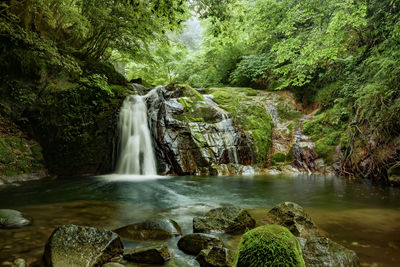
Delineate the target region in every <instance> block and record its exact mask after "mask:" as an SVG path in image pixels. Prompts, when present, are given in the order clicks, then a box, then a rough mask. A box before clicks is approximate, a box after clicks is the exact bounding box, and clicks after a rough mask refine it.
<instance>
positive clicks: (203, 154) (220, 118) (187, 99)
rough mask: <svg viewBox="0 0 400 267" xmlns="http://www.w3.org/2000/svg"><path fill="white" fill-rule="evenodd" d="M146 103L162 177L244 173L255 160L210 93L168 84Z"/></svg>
mask: <svg viewBox="0 0 400 267" xmlns="http://www.w3.org/2000/svg"><path fill="white" fill-rule="evenodd" d="M146 103H147V108H148V114H149V115H150V119H149V120H150V128H151V131H152V135H153V138H154V141H155V142H154V143H155V150H156V156H157V162H158V171H159V172H160V173H174V174H178V175H218V174H220V175H227V174H242V173H243V171H245V169H244V168H242V167H243V165H249V164H251V163H252V162H253V153H252V150H251V143H250V141H249V140H248V138H247V135H246V133H245V132H244V131H243V130H240V129H239V128H238V127H236V126H235V125H234V124H233V121H232V119H231V117H230V115H231V114H229V113H228V112H227V111H225V110H224V109H222V108H221V107H219V106H218V105H217V104H216V103H215V102H214V101H213V100H212V97H211V96H210V95H204V96H203V95H201V94H200V93H199V92H198V91H197V90H195V89H193V88H191V87H190V86H187V85H180V84H171V85H168V86H166V87H161V86H160V87H156V88H155V89H153V90H152V92H151V93H149V95H148V98H147V100H146ZM221 166H225V167H221ZM227 166H228V167H227ZM240 166H242V167H240ZM226 167H227V168H226Z"/></svg>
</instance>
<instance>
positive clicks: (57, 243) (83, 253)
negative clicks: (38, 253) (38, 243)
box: [44, 225, 123, 267]
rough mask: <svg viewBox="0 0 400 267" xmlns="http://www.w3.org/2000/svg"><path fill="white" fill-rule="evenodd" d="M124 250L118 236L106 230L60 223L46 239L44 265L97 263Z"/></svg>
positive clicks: (62, 266)
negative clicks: (61, 224)
mask: <svg viewBox="0 0 400 267" xmlns="http://www.w3.org/2000/svg"><path fill="white" fill-rule="evenodd" d="M122 253H123V244H122V242H121V239H120V238H119V236H118V235H117V234H115V233H113V232H111V231H109V230H103V229H97V228H93V227H86V226H77V225H63V226H60V227H58V228H57V229H55V230H54V232H53V233H52V234H51V236H50V238H49V240H48V241H47V243H46V247H45V252H44V260H45V263H46V265H47V266H50V267H52V266H54V267H58V266H59V267H66V266H71V267H72V266H77V267H78V266H99V265H102V264H103V263H106V262H107V261H109V260H110V259H112V258H113V257H115V256H119V255H121V254H122Z"/></svg>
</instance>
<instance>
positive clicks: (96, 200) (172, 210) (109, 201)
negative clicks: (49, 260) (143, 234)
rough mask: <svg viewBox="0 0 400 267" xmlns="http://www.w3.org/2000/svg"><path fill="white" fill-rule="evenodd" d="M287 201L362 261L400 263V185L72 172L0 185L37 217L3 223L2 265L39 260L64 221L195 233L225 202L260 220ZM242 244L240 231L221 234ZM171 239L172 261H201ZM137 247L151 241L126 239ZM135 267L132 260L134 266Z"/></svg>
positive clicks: (4, 194)
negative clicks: (162, 223)
mask: <svg viewBox="0 0 400 267" xmlns="http://www.w3.org/2000/svg"><path fill="white" fill-rule="evenodd" d="M283 201H293V202H297V203H298V204H300V205H302V206H303V207H305V209H306V211H307V212H308V213H309V214H310V215H311V217H312V218H313V220H314V222H315V223H316V224H317V225H318V226H319V227H320V229H321V230H322V231H323V232H324V233H325V234H326V235H327V236H328V237H330V238H331V239H333V240H334V241H336V242H338V243H340V244H342V245H344V246H346V247H348V248H350V249H353V250H355V251H356V252H357V254H358V256H359V257H360V261H361V263H362V265H363V266H396V264H397V263H398V262H400V254H399V253H398V250H399V248H400V207H399V203H400V189H399V188H388V187H380V186H374V185H371V184H370V183H369V182H367V181H355V180H345V179H342V178H337V177H333V176H321V175H312V176H307V175H301V176H256V177H169V178H159V179H151V178H146V179H137V178H127V177H116V176H106V177H88V178H68V179H67V178H65V179H56V180H41V181H31V182H25V183H23V184H21V185H19V186H16V185H8V186H0V208H10V209H17V210H20V211H22V212H23V213H24V214H26V215H27V216H29V217H31V218H32V219H33V224H32V225H30V226H28V227H25V228H22V229H13V230H2V229H0V265H4V266H7V265H9V264H11V262H12V261H13V259H15V258H17V257H22V258H24V259H26V260H27V262H28V263H29V264H33V265H32V266H36V265H40V258H41V255H42V253H43V249H44V245H45V243H46V240H47V239H48V237H49V236H50V234H51V232H52V231H53V229H54V228H55V227H57V226H59V225H62V224H71V223H72V224H80V225H88V226H94V227H103V228H106V229H111V230H112V229H115V228H117V227H121V226H124V225H126V224H130V223H135V222H139V221H142V220H144V219H147V218H151V217H159V216H162V217H167V218H170V219H173V220H175V221H177V222H178V223H179V224H180V225H181V226H182V229H183V232H184V233H190V232H191V227H192V218H193V217H194V216H198V215H203V214H204V213H205V212H207V211H208V210H209V209H211V208H213V207H217V206H221V205H237V206H241V207H245V208H247V209H248V210H249V211H250V213H251V214H252V215H253V216H254V218H255V219H256V220H257V223H258V224H262V223H263V218H264V216H265V214H266V212H267V211H268V209H269V208H271V207H273V206H274V205H276V204H278V203H280V202H283ZM222 238H223V239H224V241H225V242H226V243H227V245H228V246H229V247H231V248H233V249H235V248H236V247H237V245H238V242H239V239H240V236H234V237H232V236H222ZM176 242H177V239H172V240H170V241H169V245H170V247H171V248H172V249H173V252H174V255H175V256H174V260H172V261H171V262H170V263H169V264H168V265H169V266H198V265H197V263H196V261H195V260H194V257H191V256H187V255H185V254H183V253H181V252H180V251H179V250H177V249H176ZM124 243H125V248H126V249H127V250H130V249H132V248H136V247H143V246H147V245H149V243H143V242H142V243H135V242H130V241H128V240H124ZM131 266H133V265H131Z"/></svg>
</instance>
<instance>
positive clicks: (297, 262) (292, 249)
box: [236, 225, 305, 267]
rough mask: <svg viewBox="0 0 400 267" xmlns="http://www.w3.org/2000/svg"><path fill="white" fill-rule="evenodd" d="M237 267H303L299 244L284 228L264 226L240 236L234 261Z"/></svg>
mask: <svg viewBox="0 0 400 267" xmlns="http://www.w3.org/2000/svg"><path fill="white" fill-rule="evenodd" d="M236 266H237V267H248V266H299V267H304V266H305V264H304V260H303V257H302V255H301V248H300V243H299V241H298V240H297V239H296V237H295V236H293V234H292V233H291V232H290V231H289V230H288V229H286V228H285V227H282V226H279V225H264V226H260V227H257V228H255V229H253V230H250V231H248V232H247V233H245V234H244V235H243V236H242V239H241V242H240V246H239V252H238V255H237V259H236Z"/></svg>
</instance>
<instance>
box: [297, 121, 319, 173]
mask: <svg viewBox="0 0 400 267" xmlns="http://www.w3.org/2000/svg"><path fill="white" fill-rule="evenodd" d="M307 119H308V118H307V117H305V118H303V119H301V120H299V123H300V126H299V127H298V129H297V130H296V131H295V132H294V144H293V146H292V156H293V159H294V160H293V163H292V164H293V166H294V167H296V168H297V169H299V170H300V171H306V172H309V173H311V172H313V171H316V170H317V164H316V162H315V161H316V160H317V158H318V156H317V153H315V144H314V142H313V141H312V140H311V139H310V137H308V136H306V135H304V134H303V128H302V122H303V120H307Z"/></svg>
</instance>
